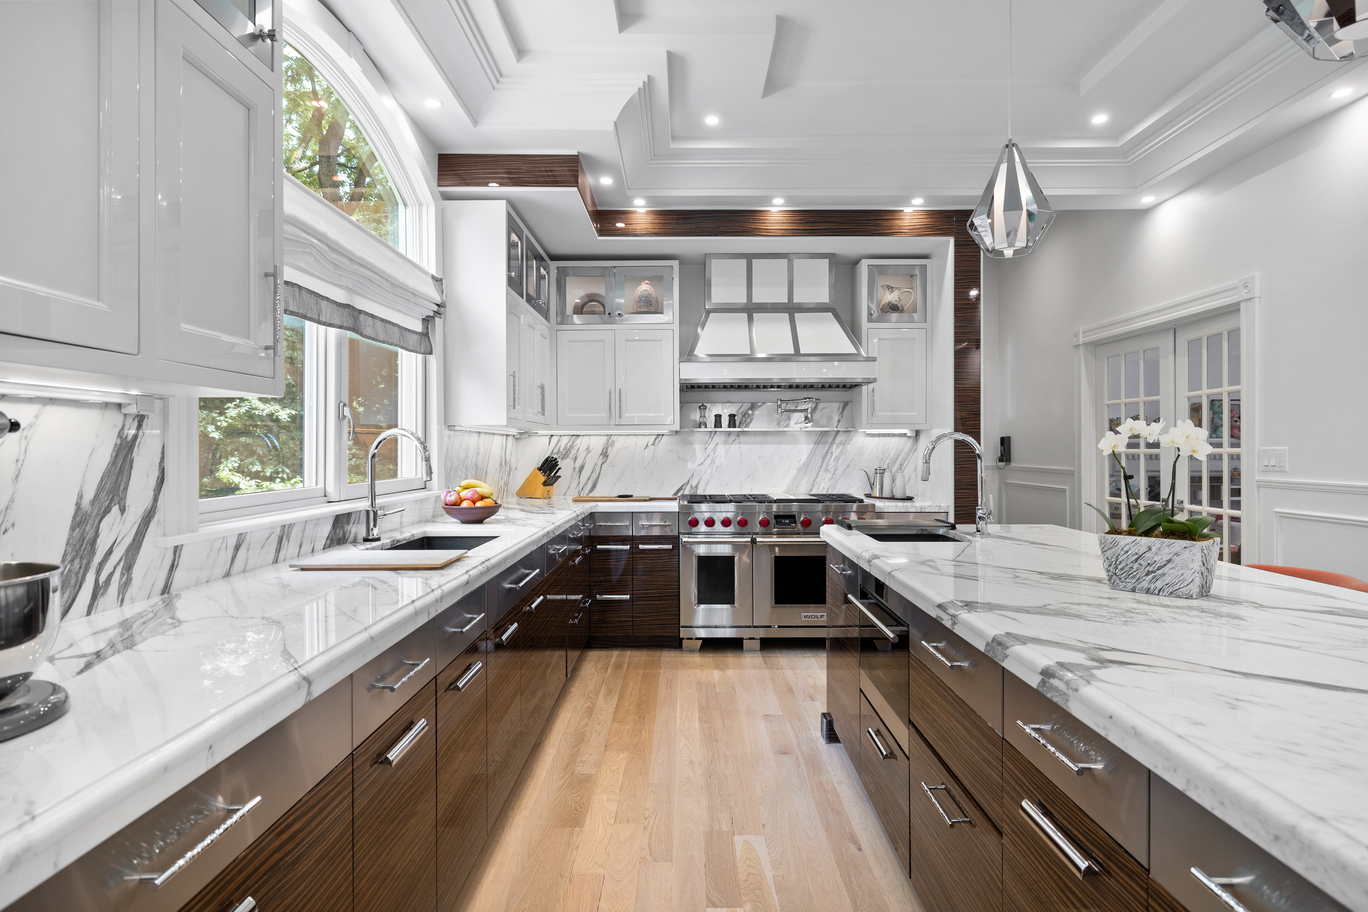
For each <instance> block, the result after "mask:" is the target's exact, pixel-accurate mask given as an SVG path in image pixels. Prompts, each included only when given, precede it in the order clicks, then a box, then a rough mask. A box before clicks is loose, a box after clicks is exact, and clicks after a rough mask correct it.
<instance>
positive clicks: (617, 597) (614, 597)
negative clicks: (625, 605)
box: [594, 595, 631, 602]
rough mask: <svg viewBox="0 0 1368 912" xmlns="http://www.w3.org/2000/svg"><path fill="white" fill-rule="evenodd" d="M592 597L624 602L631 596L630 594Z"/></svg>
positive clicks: (601, 600) (602, 600)
mask: <svg viewBox="0 0 1368 912" xmlns="http://www.w3.org/2000/svg"><path fill="white" fill-rule="evenodd" d="M594 598H596V599H598V600H599V601H600V602H625V601H627V600H628V599H630V598H631V596H630V595H596V596H594Z"/></svg>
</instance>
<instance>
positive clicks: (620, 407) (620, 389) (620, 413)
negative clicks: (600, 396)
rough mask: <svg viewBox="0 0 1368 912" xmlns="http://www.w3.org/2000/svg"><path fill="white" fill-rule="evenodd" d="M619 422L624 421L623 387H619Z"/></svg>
mask: <svg viewBox="0 0 1368 912" xmlns="http://www.w3.org/2000/svg"><path fill="white" fill-rule="evenodd" d="M618 420H619V421H621V420H622V387H620V386H619V387H618Z"/></svg>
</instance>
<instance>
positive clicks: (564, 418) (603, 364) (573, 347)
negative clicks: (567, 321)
mask: <svg viewBox="0 0 1368 912" xmlns="http://www.w3.org/2000/svg"><path fill="white" fill-rule="evenodd" d="M616 335H617V334H616V332H615V331H614V330H611V329H589V330H583V329H581V330H575V331H574V332H558V333H556V403H557V406H556V422H557V423H558V424H560V425H563V426H565V427H607V426H610V425H612V423H613V416H614V415H615V414H616V406H617V402H616V397H615V394H614V390H615V388H616V381H617V372H616V371H615V370H614V365H613V360H614V354H615V352H614V340H615V338H616Z"/></svg>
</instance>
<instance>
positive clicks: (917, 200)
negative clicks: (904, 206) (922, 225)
mask: <svg viewBox="0 0 1368 912" xmlns="http://www.w3.org/2000/svg"><path fill="white" fill-rule="evenodd" d="M924 202H926V200H924V199H922V198H921V197H920V196H914V197H912V205H914V206H920V205H921V204H922V203H924Z"/></svg>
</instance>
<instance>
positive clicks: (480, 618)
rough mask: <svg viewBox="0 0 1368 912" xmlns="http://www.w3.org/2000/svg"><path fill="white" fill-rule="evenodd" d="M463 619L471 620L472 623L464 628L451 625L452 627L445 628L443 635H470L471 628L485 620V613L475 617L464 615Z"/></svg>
mask: <svg viewBox="0 0 1368 912" xmlns="http://www.w3.org/2000/svg"><path fill="white" fill-rule="evenodd" d="M462 617H466V618H469V619H470V623H469V624H466V625H465V626H464V627H457V626H456V625H455V624H453V625H451V626H450V627H443V628H442V633H469V632H470V628H472V627H474V626H475V625H476V624H478V623H480V621H483V620H484V612H480V613H479V614H475V615H470V614H466V615H462Z"/></svg>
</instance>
